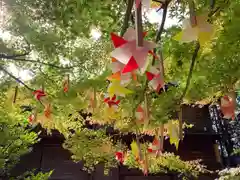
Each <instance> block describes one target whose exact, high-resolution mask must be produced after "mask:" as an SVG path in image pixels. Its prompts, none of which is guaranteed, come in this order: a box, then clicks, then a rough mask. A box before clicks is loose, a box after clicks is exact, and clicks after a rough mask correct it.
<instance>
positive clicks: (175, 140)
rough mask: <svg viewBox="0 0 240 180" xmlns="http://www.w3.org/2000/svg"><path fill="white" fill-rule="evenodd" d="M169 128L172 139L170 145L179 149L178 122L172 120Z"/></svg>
mask: <svg viewBox="0 0 240 180" xmlns="http://www.w3.org/2000/svg"><path fill="white" fill-rule="evenodd" d="M167 128H168V130H167V131H168V135H169V139H170V144H174V145H175V146H176V148H177V149H178V145H179V129H178V128H179V125H178V123H176V121H173V120H170V121H169V122H168V124H167Z"/></svg>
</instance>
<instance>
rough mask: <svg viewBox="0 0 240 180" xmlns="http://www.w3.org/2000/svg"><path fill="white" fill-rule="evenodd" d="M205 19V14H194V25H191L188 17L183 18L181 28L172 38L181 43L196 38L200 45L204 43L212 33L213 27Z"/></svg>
mask: <svg viewBox="0 0 240 180" xmlns="http://www.w3.org/2000/svg"><path fill="white" fill-rule="evenodd" d="M207 19H208V17H207V16H206V15H201V16H196V22H197V24H196V26H192V25H191V21H190V19H185V20H183V30H182V31H181V32H180V33H178V34H177V35H176V36H175V37H173V39H175V40H177V41H179V42H182V43H188V42H192V41H197V40H198V41H199V43H200V45H201V46H202V45H204V44H205V43H206V42H207V41H209V40H210V39H211V37H212V36H213V34H214V27H213V25H212V24H210V23H209V22H208V21H207Z"/></svg>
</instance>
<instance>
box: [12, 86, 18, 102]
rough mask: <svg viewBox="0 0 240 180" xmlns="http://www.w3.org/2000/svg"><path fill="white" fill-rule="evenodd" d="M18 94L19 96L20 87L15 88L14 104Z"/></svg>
mask: <svg viewBox="0 0 240 180" xmlns="http://www.w3.org/2000/svg"><path fill="white" fill-rule="evenodd" d="M17 94H18V85H17V86H16V87H15V92H14V96H13V103H16V100H17Z"/></svg>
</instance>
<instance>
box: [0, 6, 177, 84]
mask: <svg viewBox="0 0 240 180" xmlns="http://www.w3.org/2000/svg"><path fill="white" fill-rule="evenodd" d="M146 16H147V19H148V21H149V22H150V23H158V24H159V25H160V22H161V19H162V11H159V12H156V9H150V10H149V11H148V12H147V13H146ZM175 24H177V20H176V19H171V18H168V16H167V18H166V22H165V28H168V27H170V26H172V25H175ZM90 35H91V36H92V38H93V39H94V40H98V39H100V38H101V31H100V30H98V29H96V28H92V30H91V32H90ZM0 36H1V38H2V39H3V40H9V39H10V38H11V37H10V34H9V33H8V32H3V31H1V30H0ZM62 63H63V64H64V61H62ZM8 71H10V72H11V73H12V74H13V75H15V76H16V77H18V78H20V79H21V80H23V81H28V80H31V78H32V73H31V72H30V71H28V70H23V69H19V68H17V67H16V66H15V65H14V64H10V66H9V67H8ZM0 77H1V74H0Z"/></svg>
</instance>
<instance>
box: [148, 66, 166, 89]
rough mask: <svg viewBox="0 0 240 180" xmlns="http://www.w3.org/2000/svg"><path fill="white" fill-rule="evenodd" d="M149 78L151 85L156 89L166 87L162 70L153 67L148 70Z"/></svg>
mask: <svg viewBox="0 0 240 180" xmlns="http://www.w3.org/2000/svg"><path fill="white" fill-rule="evenodd" d="M146 76H147V79H148V80H149V81H150V82H149V86H150V87H151V88H153V89H154V90H155V91H157V92H159V90H160V89H161V88H162V87H164V81H163V78H162V77H161V75H160V71H159V70H158V69H157V68H155V67H153V66H152V67H151V68H150V70H149V71H147V72H146Z"/></svg>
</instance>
